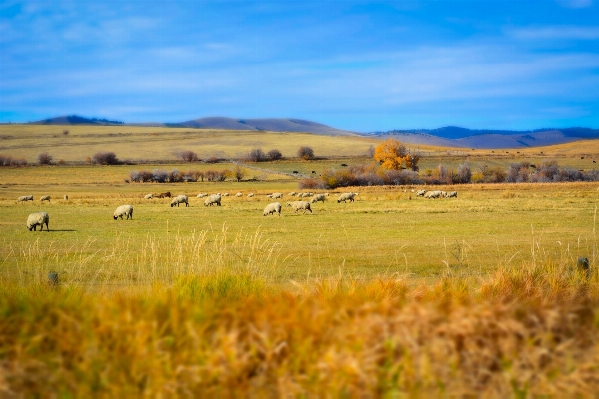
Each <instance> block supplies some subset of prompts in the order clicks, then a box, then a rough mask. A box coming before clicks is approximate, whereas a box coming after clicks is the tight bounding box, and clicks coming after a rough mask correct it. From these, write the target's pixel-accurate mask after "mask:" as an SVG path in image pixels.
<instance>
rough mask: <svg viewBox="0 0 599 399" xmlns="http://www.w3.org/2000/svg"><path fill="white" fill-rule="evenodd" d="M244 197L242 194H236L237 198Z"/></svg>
mask: <svg viewBox="0 0 599 399" xmlns="http://www.w3.org/2000/svg"><path fill="white" fill-rule="evenodd" d="M242 195H243V194H242V193H237V194H235V196H236V197H241V196H242Z"/></svg>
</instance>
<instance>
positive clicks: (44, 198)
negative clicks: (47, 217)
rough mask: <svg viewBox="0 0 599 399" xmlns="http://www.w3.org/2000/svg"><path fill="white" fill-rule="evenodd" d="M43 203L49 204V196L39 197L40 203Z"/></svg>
mask: <svg viewBox="0 0 599 399" xmlns="http://www.w3.org/2000/svg"><path fill="white" fill-rule="evenodd" d="M43 201H48V202H50V196H49V195H42V196H41V197H40V202H43Z"/></svg>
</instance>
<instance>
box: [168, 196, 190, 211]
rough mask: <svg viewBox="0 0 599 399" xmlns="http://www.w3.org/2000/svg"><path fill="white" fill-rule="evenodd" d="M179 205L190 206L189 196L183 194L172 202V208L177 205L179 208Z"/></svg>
mask: <svg viewBox="0 0 599 399" xmlns="http://www.w3.org/2000/svg"><path fill="white" fill-rule="evenodd" d="M179 204H185V206H189V200H188V199H187V195H185V194H181V195H178V196H176V197H175V198H173V199H172V200H171V208H172V207H173V206H175V205H177V207H178V206H179Z"/></svg>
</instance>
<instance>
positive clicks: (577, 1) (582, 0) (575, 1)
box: [556, 0, 593, 8]
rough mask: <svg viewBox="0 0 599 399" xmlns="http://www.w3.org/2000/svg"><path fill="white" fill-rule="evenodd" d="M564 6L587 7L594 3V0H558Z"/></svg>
mask: <svg viewBox="0 0 599 399" xmlns="http://www.w3.org/2000/svg"><path fill="white" fill-rule="evenodd" d="M556 2H557V3H558V4H559V5H561V6H562V7H567V8H587V7H590V6H592V5H593V0H556Z"/></svg>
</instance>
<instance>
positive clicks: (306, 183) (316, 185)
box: [298, 177, 326, 189]
mask: <svg viewBox="0 0 599 399" xmlns="http://www.w3.org/2000/svg"><path fill="white" fill-rule="evenodd" d="M298 187H299V188H300V189H323V188H326V187H325V185H324V184H323V182H322V181H319V180H317V179H314V178H312V177H309V178H307V179H303V180H300V182H299V185H298Z"/></svg>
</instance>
